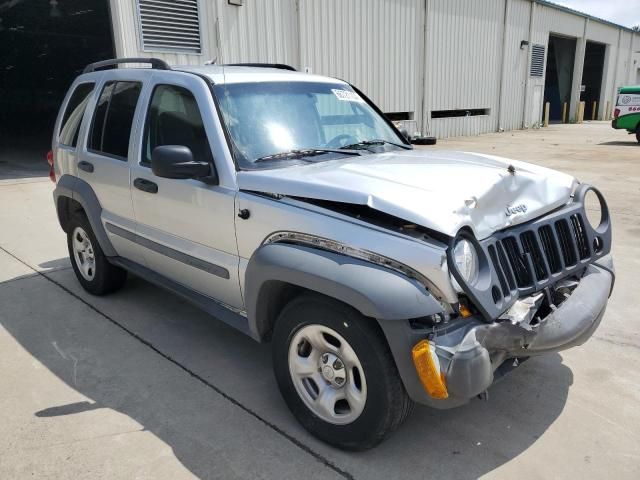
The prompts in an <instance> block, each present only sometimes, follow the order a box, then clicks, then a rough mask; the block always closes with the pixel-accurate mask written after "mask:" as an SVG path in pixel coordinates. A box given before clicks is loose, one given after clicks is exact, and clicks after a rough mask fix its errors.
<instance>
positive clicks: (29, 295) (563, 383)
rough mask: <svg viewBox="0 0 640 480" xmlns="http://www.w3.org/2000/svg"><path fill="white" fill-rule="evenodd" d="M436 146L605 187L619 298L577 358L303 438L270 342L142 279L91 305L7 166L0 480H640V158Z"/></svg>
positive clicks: (2, 220)
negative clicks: (362, 441)
mask: <svg viewBox="0 0 640 480" xmlns="http://www.w3.org/2000/svg"><path fill="white" fill-rule="evenodd" d="M439 147H440V148H456V149H462V150H467V151H474V150H475V151H484V152H488V153H493V154H496V155H505V156H509V157H512V158H518V159H522V160H527V161H533V162H535V163H539V164H542V165H545V166H551V167H554V168H559V169H561V170H564V171H567V172H569V173H572V174H575V175H578V177H579V178H580V179H581V180H583V181H588V182H593V183H594V184H596V185H597V186H599V187H601V190H602V191H603V192H604V194H605V196H606V197H607V198H608V200H609V204H610V207H611V210H612V212H613V221H614V256H615V262H616V268H617V271H618V278H617V283H616V289H615V291H614V294H613V296H612V298H611V302H610V306H609V308H608V310H607V314H606V316H605V318H604V320H603V323H602V326H601V328H600V329H599V330H598V331H597V332H596V334H595V336H594V338H592V339H591V340H590V341H589V342H588V343H587V344H585V345H584V346H582V347H580V348H576V349H573V350H570V351H568V352H563V353H560V354H552V355H548V356H545V357H540V358H534V359H532V360H530V361H528V362H526V363H524V364H523V365H522V366H521V367H520V368H518V369H517V370H515V371H514V372H513V373H512V374H511V375H510V376H508V377H507V378H506V379H505V380H504V381H503V382H501V383H498V384H497V385H495V386H494V387H492V388H491V390H490V395H489V401H487V402H484V401H480V400H474V401H472V402H471V403H469V404H468V405H466V406H464V407H461V408H459V409H455V410H450V411H435V410H431V409H428V408H426V407H418V408H416V410H415V411H414V413H413V415H412V416H411V417H410V418H409V420H408V422H407V423H406V424H405V425H404V426H403V427H402V428H401V429H400V430H399V431H398V432H396V433H395V435H393V436H392V437H391V438H389V440H388V441H387V442H385V443H384V444H382V445H381V446H379V447H378V448H376V449H374V450H371V451H369V452H364V453H357V454H354V453H346V452H341V451H338V450H336V449H333V448H331V447H329V446H327V445H325V444H322V443H321V442H318V441H317V440H315V439H314V438H313V437H311V436H310V435H308V434H307V433H306V432H305V431H304V430H303V429H302V428H301V427H299V426H298V424H297V423H296V422H295V420H294V419H293V418H292V416H291V415H290V414H289V412H288V410H287V409H286V406H285V405H284V403H283V401H282V399H281V398H280V395H279V393H278V390H277V387H276V384H275V381H274V379H273V375H272V372H271V360H270V351H269V345H259V344H256V343H254V342H253V341H252V340H250V339H248V338H246V337H244V336H242V335H241V334H239V333H236V332H235V331H233V330H232V329H230V328H229V327H227V326H225V325H224V324H222V323H220V322H218V321H216V320H215V319H212V318H210V317H208V316H207V315H205V314H203V313H202V312H200V311H198V310H197V309H195V308H194V307H192V306H191V305H189V304H187V303H185V302H183V301H182V300H180V299H179V298H177V297H175V296H173V295H171V294H168V293H166V292H164V291H162V290H159V289H158V288H157V287H154V286H152V285H150V284H148V283H146V282H144V281H142V280H139V279H137V278H135V277H130V278H129V280H128V282H127V285H126V287H125V288H124V289H123V290H122V291H120V292H118V293H116V294H114V295H111V296H108V297H93V296H91V295H88V294H86V293H85V292H84V291H83V290H82V289H81V288H80V286H79V284H78V282H77V281H76V279H75V277H74V275H73V272H72V270H71V269H70V264H69V261H68V259H67V252H66V244H65V237H64V234H63V232H62V231H61V230H60V228H59V226H58V225H57V220H56V217H55V212H54V209H53V204H52V201H51V192H52V189H53V186H52V184H51V183H50V182H49V181H48V179H46V178H43V177H42V176H41V175H43V173H42V172H41V171H40V168H39V166H38V162H40V161H42V159H40V158H35V157H33V158H34V160H33V163H32V164H29V165H28V167H27V168H26V169H25V172H26V173H25V174H24V175H22V174H21V170H20V168H19V164H18V165H17V166H16V162H15V161H14V162H13V163H11V162H5V164H10V165H12V169H11V171H9V170H8V169H5V170H4V171H3V163H2V162H0V205H2V207H0V379H2V380H1V382H0V388H1V390H0V392H1V393H0V478H3V479H4V478H25V477H36V478H72V477H74V478H109V479H112V478H134V477H135V478H171V479H174V478H193V477H199V478H225V479H227V478H278V479H280V478H306V479H311V478H358V479H376V478H385V479H389V478H445V479H448V478H452V479H453V478H456V479H458V478H477V477H482V476H485V477H487V478H514V477H516V476H517V477H518V478H577V477H582V478H603V477H605V476H607V477H611V478H616V479H624V478H629V479H637V478H640V433H639V432H640V408H639V407H640V370H639V369H638V367H637V365H638V361H639V360H640V334H639V333H638V326H639V321H638V316H637V314H636V308H635V301H637V299H638V294H639V293H640V290H639V289H638V282H637V281H636V278H635V272H636V271H638V269H639V268H640V243H639V242H638V240H637V238H638V235H640V208H639V207H638V204H639V201H640V166H638V162H639V161H640V155H639V154H640V147H638V145H637V144H635V142H632V141H631V137H627V136H626V135H625V134H624V133H621V132H618V131H613V130H612V129H611V128H610V127H609V126H608V124H607V123H603V122H594V123H590V124H585V125H566V126H552V127H549V128H548V129H544V130H539V131H526V132H510V133H503V134H492V135H484V136H480V137H470V138H463V139H452V140H447V141H441V142H439ZM427 148H433V147H427ZM6 155H10V154H6ZM29 158H31V157H29ZM42 158H44V157H42ZM0 160H2V159H0ZM27 161H28V160H27ZM44 175H46V172H45V173H44Z"/></svg>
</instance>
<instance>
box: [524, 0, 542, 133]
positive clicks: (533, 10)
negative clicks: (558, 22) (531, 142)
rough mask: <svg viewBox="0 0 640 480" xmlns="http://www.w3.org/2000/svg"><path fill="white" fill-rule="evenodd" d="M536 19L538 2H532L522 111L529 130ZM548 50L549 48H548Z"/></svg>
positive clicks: (525, 125) (525, 126)
mask: <svg viewBox="0 0 640 480" xmlns="http://www.w3.org/2000/svg"><path fill="white" fill-rule="evenodd" d="M535 19H536V2H534V1H533V0H532V1H531V13H530V14H529V46H528V48H527V62H526V65H525V71H524V74H525V79H526V80H525V90H524V109H523V110H522V128H529V122H527V117H528V115H529V104H530V103H531V102H530V101H529V97H530V96H531V76H530V75H529V66H530V65H531V47H532V43H533V30H534V27H535ZM547 48H548V47H547Z"/></svg>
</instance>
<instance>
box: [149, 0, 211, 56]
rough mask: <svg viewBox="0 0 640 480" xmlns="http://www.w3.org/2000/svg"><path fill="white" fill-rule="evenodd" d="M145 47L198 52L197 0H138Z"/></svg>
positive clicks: (198, 19) (163, 50)
mask: <svg viewBox="0 0 640 480" xmlns="http://www.w3.org/2000/svg"><path fill="white" fill-rule="evenodd" d="M138 18H139V21H140V38H141V42H142V49H143V50H144V51H155V52H158V51H160V52H184V53H201V52H202V45H201V40H200V16H199V11H198V0H138Z"/></svg>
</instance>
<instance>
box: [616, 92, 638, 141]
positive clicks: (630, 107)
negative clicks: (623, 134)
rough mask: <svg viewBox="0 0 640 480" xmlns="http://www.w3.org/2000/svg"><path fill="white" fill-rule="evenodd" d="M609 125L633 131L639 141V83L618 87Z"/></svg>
mask: <svg viewBox="0 0 640 480" xmlns="http://www.w3.org/2000/svg"><path fill="white" fill-rule="evenodd" d="M611 126H612V127H613V128H617V129H621V128H623V129H625V130H626V131H628V132H629V133H635V134H636V139H637V140H638V143H640V85H636V86H635V87H622V88H620V91H619V92H618V99H617V101H616V108H615V110H614V111H613V121H612V122H611Z"/></svg>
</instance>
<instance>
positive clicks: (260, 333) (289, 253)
mask: <svg viewBox="0 0 640 480" xmlns="http://www.w3.org/2000/svg"><path fill="white" fill-rule="evenodd" d="M245 278H246V280H245V291H244V295H245V304H246V308H247V317H248V319H249V328H250V330H251V332H252V335H253V336H254V337H255V338H258V339H263V338H264V337H265V335H266V334H267V333H268V332H269V330H270V328H271V326H272V319H271V318H270V313H272V312H271V310H270V309H269V308H268V307H269V302H270V298H269V297H270V292H271V290H270V289H269V288H265V286H268V285H269V284H270V283H273V282H280V283H282V284H287V285H293V286H296V287H301V288H304V289H307V290H311V291H315V292H318V293H321V294H323V295H326V296H329V297H332V298H335V299H336V300H339V301H341V302H343V303H345V304H347V305H350V306H351V307H353V308H355V309H356V310H358V311H359V312H360V313H362V314H363V315H364V316H367V317H371V318H375V319H377V320H403V319H410V318H420V317H424V316H428V315H433V314H435V313H438V312H441V311H442V306H441V305H440V303H439V302H438V301H437V300H436V299H435V298H434V297H433V296H432V295H431V294H430V293H429V292H428V291H427V289H426V288H425V287H424V286H423V285H422V284H420V283H419V282H417V281H416V280H414V279H411V278H408V277H406V276H404V275H402V274H401V273H398V272H395V271H393V270H390V269H388V268H384V267H382V266H379V265H376V264H373V263H369V262H366V261H364V260H359V259H356V258H353V257H348V256H346V255H341V254H338V253H334V252H329V251H326V250H319V249H315V248H312V247H307V246H301V245H293V244H285V243H280V244H278V243H272V244H268V245H263V246H262V247H260V248H258V249H257V250H256V251H255V252H254V254H253V255H252V256H251V259H250V260H249V264H248V265H247V270H246V276H245Z"/></svg>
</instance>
